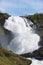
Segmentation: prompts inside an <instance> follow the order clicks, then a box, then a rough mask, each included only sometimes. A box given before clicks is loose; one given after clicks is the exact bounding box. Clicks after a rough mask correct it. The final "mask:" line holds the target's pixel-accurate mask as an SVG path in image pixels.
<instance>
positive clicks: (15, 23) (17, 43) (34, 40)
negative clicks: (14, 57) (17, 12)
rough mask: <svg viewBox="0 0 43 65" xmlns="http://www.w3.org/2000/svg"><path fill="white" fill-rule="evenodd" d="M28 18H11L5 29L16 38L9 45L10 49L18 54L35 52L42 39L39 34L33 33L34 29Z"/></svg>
mask: <svg viewBox="0 0 43 65" xmlns="http://www.w3.org/2000/svg"><path fill="white" fill-rule="evenodd" d="M29 22H30V21H27V19H26V18H22V17H19V16H11V17H9V18H8V19H7V20H6V22H5V24H4V28H5V29H7V30H9V31H11V32H12V33H13V35H14V38H13V39H12V40H11V42H10V43H9V45H8V47H7V48H8V49H10V50H12V51H13V52H15V53H17V54H21V53H27V52H33V51H34V50H36V49H38V48H39V46H38V42H39V39H40V37H39V36H38V34H35V33H33V31H32V28H31V27H30V24H29Z"/></svg>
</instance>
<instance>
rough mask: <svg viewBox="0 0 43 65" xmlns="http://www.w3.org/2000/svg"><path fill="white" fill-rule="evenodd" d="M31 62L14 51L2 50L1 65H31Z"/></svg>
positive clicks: (0, 49) (0, 54) (0, 51)
mask: <svg viewBox="0 0 43 65" xmlns="http://www.w3.org/2000/svg"><path fill="white" fill-rule="evenodd" d="M31 62H32V61H31V60H27V59H25V58H23V57H22V56H19V55H17V54H15V53H13V52H12V51H8V50H6V49H3V48H0V65H30V63H31Z"/></svg>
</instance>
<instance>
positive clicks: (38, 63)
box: [28, 58, 43, 65]
mask: <svg viewBox="0 0 43 65" xmlns="http://www.w3.org/2000/svg"><path fill="white" fill-rule="evenodd" d="M28 59H30V60H32V63H31V64H30V65H43V60H42V61H39V60H36V59H34V58H28Z"/></svg>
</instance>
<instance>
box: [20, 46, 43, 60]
mask: <svg viewBox="0 0 43 65" xmlns="http://www.w3.org/2000/svg"><path fill="white" fill-rule="evenodd" d="M21 56H23V57H26V58H28V57H29V58H35V59H37V60H43V47H41V48H39V49H37V50H35V51H34V52H32V53H26V54H21Z"/></svg>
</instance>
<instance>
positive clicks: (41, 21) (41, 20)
mask: <svg viewBox="0 0 43 65" xmlns="http://www.w3.org/2000/svg"><path fill="white" fill-rule="evenodd" d="M26 18H28V19H30V20H33V21H34V20H36V23H38V24H43V14H38V13H36V14H34V15H28V16H26Z"/></svg>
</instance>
